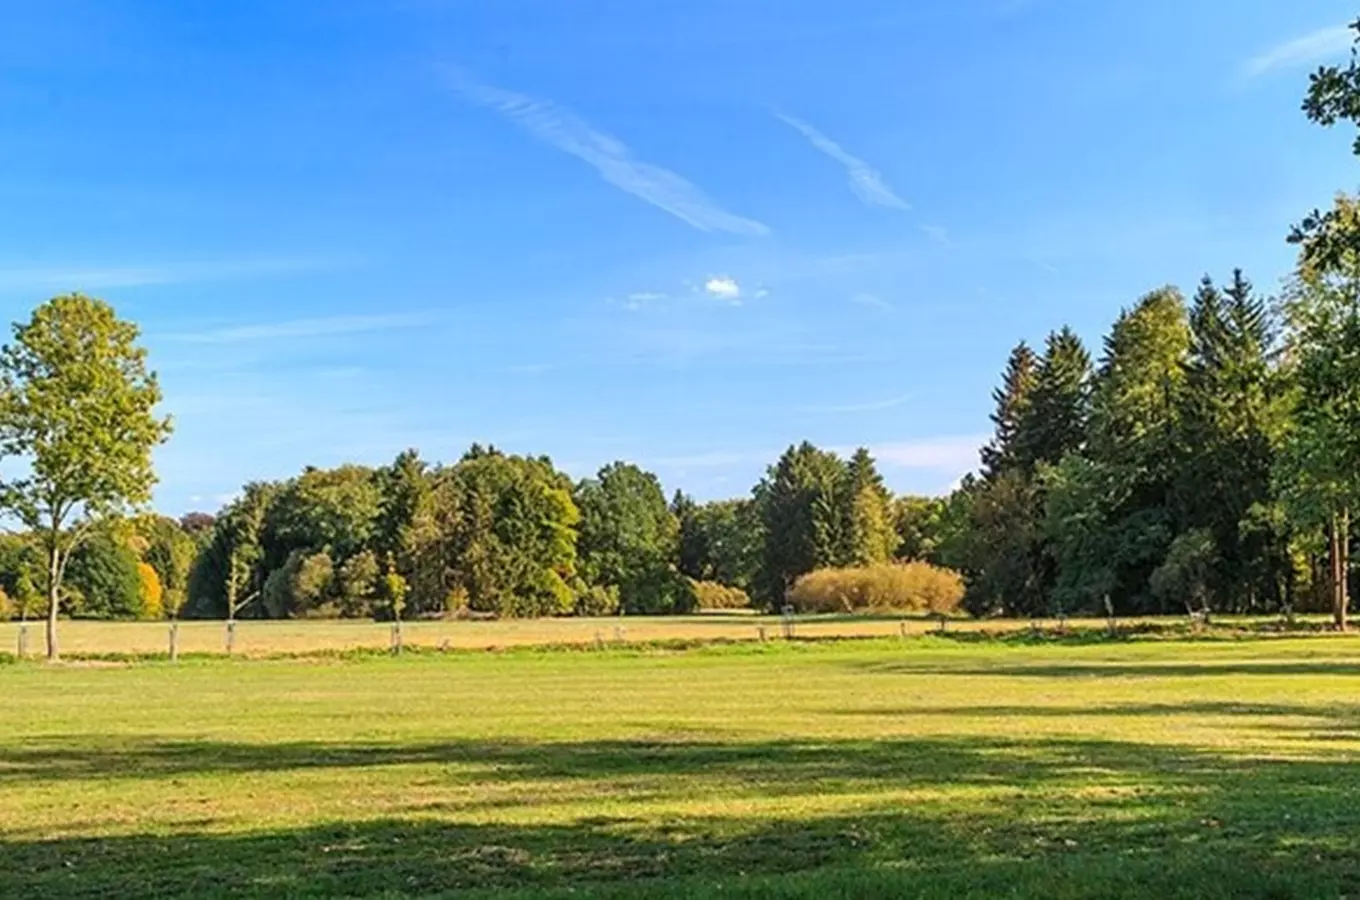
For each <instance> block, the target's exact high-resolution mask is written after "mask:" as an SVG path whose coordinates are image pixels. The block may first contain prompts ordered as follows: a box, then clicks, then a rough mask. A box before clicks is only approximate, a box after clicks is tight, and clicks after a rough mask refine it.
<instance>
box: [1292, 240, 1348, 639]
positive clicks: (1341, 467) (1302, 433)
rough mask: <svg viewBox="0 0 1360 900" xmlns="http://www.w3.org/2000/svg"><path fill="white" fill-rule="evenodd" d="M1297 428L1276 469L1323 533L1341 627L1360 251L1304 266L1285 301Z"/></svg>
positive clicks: (1298, 513) (1295, 508)
mask: <svg viewBox="0 0 1360 900" xmlns="http://www.w3.org/2000/svg"><path fill="white" fill-rule="evenodd" d="M1285 308H1286V316H1287V324H1288V333H1287V357H1286V358H1287V359H1288V361H1289V367H1288V375H1289V376H1290V378H1291V380H1292V385H1293V401H1294V404H1293V416H1292V429H1291V431H1290V433H1289V435H1288V440H1287V441H1286V443H1285V445H1284V448H1283V450H1282V452H1281V453H1280V455H1279V458H1278V462H1277V466H1276V478H1277V484H1278V485H1279V489H1280V495H1281V499H1282V501H1283V502H1284V504H1285V508H1286V510H1287V511H1288V514H1289V516H1290V518H1291V520H1292V521H1293V522H1294V523H1295V525H1296V526H1297V527H1299V528H1300V529H1315V530H1320V531H1324V532H1325V533H1326V535H1327V543H1328V558H1329V560H1330V564H1331V565H1330V578H1329V583H1330V586H1331V591H1332V609H1333V615H1334V618H1335V620H1336V625H1337V627H1338V628H1340V629H1345V628H1346V627H1347V622H1348V615H1349V603H1350V593H1349V577H1350V540H1351V511H1352V510H1353V509H1354V508H1355V506H1356V502H1357V500H1358V499H1360V253H1357V252H1349V251H1348V252H1346V253H1343V254H1340V255H1339V256H1338V257H1337V258H1336V259H1335V260H1334V261H1333V263H1332V264H1331V267H1330V268H1329V269H1326V270H1323V269H1319V268H1316V267H1310V266H1308V265H1306V264H1305V265H1302V266H1301V271H1300V275H1299V277H1298V278H1297V280H1296V281H1295V282H1294V283H1293V284H1292V285H1291V288H1290V291H1289V295H1288V297H1287V301H1286V306H1285Z"/></svg>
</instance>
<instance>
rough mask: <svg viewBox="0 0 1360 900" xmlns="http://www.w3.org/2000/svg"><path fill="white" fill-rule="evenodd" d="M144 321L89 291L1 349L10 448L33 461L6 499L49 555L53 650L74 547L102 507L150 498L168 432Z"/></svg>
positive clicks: (1, 399) (6, 486) (68, 299)
mask: <svg viewBox="0 0 1360 900" xmlns="http://www.w3.org/2000/svg"><path fill="white" fill-rule="evenodd" d="M139 336H140V332H139V330H138V328H137V326H136V325H134V324H132V323H130V322H125V321H123V320H121V319H119V318H118V317H117V315H116V314H115V313H114V311H113V308H112V307H110V306H109V305H108V304H106V303H104V302H102V301H99V300H95V299H92V298H90V297H85V296H82V295H79V294H71V295H67V296H62V297H57V298H54V299H52V300H50V301H48V302H47V303H45V304H43V305H42V306H40V307H38V309H37V310H35V311H34V313H33V316H32V318H31V319H30V320H29V321H28V322H27V323H23V324H16V325H15V327H14V340H13V342H12V343H10V344H9V345H7V346H6V347H5V348H4V349H3V351H0V453H3V454H5V455H7V456H14V457H19V458H20V459H22V460H24V461H25V462H26V463H27V465H28V472H27V473H26V474H25V475H24V476H23V477H20V478H14V479H10V480H8V481H6V482H4V483H3V489H2V490H0V503H2V504H3V506H4V508H5V509H6V510H7V511H9V512H10V513H12V514H13V515H15V516H16V517H17V518H18V519H19V520H20V521H21V522H23V523H24V525H25V526H27V527H28V528H29V529H31V530H32V531H34V532H35V533H37V534H39V536H40V539H41V541H42V544H43V550H44V553H45V555H46V559H47V605H48V609H47V635H46V636H47V658H48V659H51V660H55V659H57V658H58V657H59V656H60V648H59V645H58V643H57V617H58V615H59V614H60V611H61V597H62V579H63V577H64V576H65V573H66V566H67V563H68V562H69V560H70V558H71V554H72V553H73V552H74V551H75V549H76V548H77V547H78V546H79V545H80V544H81V542H82V541H84V540H85V538H86V536H87V535H88V534H89V531H90V529H91V528H93V527H94V526H95V525H96V524H97V523H98V522H99V521H100V520H101V519H102V518H104V517H105V516H108V515H110V514H114V513H117V512H121V511H123V510H126V509H128V508H130V507H135V506H138V505H141V504H143V503H146V502H147V501H149V500H150V499H151V488H152V486H153V485H154V484H155V482H156V476H155V472H154V470H153V468H152V460H151V451H152V449H153V448H154V447H155V446H157V445H158V444H160V443H162V442H164V441H165V440H166V438H167V437H168V436H169V434H170V422H169V420H168V419H163V418H159V417H158V416H157V415H156V412H155V408H156V405H157V404H158V403H159V402H160V400H161V390H160V385H159V384H158V383H157V380H156V376H155V374H154V373H152V372H150V371H149V370H148V369H147V365H146V350H145V349H143V348H142V347H141V346H140V345H139V344H138V338H139Z"/></svg>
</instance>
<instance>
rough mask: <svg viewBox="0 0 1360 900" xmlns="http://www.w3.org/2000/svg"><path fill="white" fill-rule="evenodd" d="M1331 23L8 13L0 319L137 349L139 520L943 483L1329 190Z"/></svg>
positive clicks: (884, 5)
mask: <svg viewBox="0 0 1360 900" xmlns="http://www.w3.org/2000/svg"><path fill="white" fill-rule="evenodd" d="M1358 15H1360V8H1357V6H1356V4H1354V3H1342V2H1330V0H1309V2H1308V3H1288V4H1286V3H1280V2H1278V0H1243V2H1238V3H1234V4H1226V3H1210V2H1206V0H1198V2H1196V0H1192V2H1186V0H1178V2H1174V3H1173V2H1169V0H1102V2H1099V3H1095V2H1090V0H913V2H911V3H903V2H901V0H841V2H837V3H825V2H813V0H686V2H684V3H662V2H651V0H571V2H564V0H328V2H325V3H305V2H292V3H288V2H278V0H234V2H232V3H229V4H227V3H215V2H210V0H136V2H133V0H99V2H95V0H0V23H3V25H0V319H3V320H4V321H14V320H20V319H24V318H26V317H27V315H28V314H29V311H30V310H31V309H32V308H33V307H34V306H35V305H37V304H38V303H41V302H42V301H43V300H45V299H47V298H48V297H51V296H53V295H55V294H59V293H66V292H70V291H82V292H85V293H88V294H92V295H95V296H98V297H101V298H103V299H105V300H107V301H109V302H110V303H112V304H113V305H114V306H115V307H116V308H117V310H118V311H119V313H120V314H121V315H122V316H124V317H126V318H130V319H133V320H135V321H136V322H137V323H139V324H140V325H141V327H142V329H143V339H144V342H145V343H146V345H147V346H148V348H149V349H150V354H151V362H152V365H153V367H154V368H155V369H157V370H158V372H159V373H160V377H161V381H162V386H163V389H164V392H165V403H164V408H165V411H166V412H168V413H169V414H171V415H172V416H173V417H174V421H175V429H176V430H175V434H174V436H173V438H172V439H171V440H170V442H169V443H168V444H167V445H166V446H165V447H163V448H161V449H160V450H159V451H158V453H157V464H158V469H159V472H160V476H161V484H160V485H159V487H158V490H157V494H156V504H157V506H158V507H159V508H160V509H161V510H162V511H164V512H167V513H171V514H178V513H182V512H185V511H188V510H191V509H207V510H213V509H216V508H217V507H218V506H220V505H221V504H222V503H224V502H226V501H227V500H229V499H230V498H231V497H232V496H233V494H234V493H235V492H236V491H237V490H238V489H239V487H240V485H241V484H242V483H244V482H246V481H248V480H255V479H274V478H284V477H288V476H290V475H292V474H295V473H296V472H298V471H300V470H301V469H302V468H303V467H304V466H307V465H318V466H329V465H334V464H339V463H342V462H347V461H348V462H359V463H366V464H381V463H383V462H386V461H388V460H390V459H391V458H392V457H394V456H395V455H396V454H397V453H398V452H399V451H401V450H402V449H404V448H406V447H417V448H419V449H420V450H421V451H422V453H423V454H424V455H425V457H426V458H428V459H431V460H437V461H446V462H452V461H456V460H457V458H458V457H459V456H460V455H461V454H462V453H463V451H464V450H465V449H466V448H467V446H468V445H469V444H471V443H472V442H473V441H480V442H483V443H493V444H495V445H497V446H499V447H501V448H503V449H506V450H508V451H512V452H522V453H534V454H548V455H550V456H551V457H552V458H553V460H554V461H555V462H556V463H557V464H558V465H559V466H561V467H562V468H564V469H565V470H567V471H568V472H570V473H571V474H572V475H574V476H577V477H585V476H588V475H590V474H591V473H593V472H594V471H595V470H596V469H598V468H599V467H600V466H602V465H604V464H606V463H608V462H611V461H613V460H617V459H623V460H629V461H632V462H636V463H638V464H640V465H643V466H644V467H646V468H648V469H650V470H652V471H654V472H656V473H657V474H658V475H659V476H660V477H661V479H662V482H663V484H664V485H665V486H666V488H667V490H674V489H676V488H683V489H684V490H686V491H689V492H691V493H693V494H694V495H696V496H698V497H700V498H717V497H726V496H740V495H744V494H746V493H747V492H748V491H749V489H750V487H751V485H752V484H754V483H755V481H757V480H758V479H759V478H760V476H761V475H762V473H763V472H764V470H765V468H766V466H768V465H769V464H770V463H771V462H772V461H773V460H774V459H775V458H776V457H777V456H778V454H779V453H780V451H781V450H782V449H783V448H785V447H787V446H788V445H789V444H790V443H793V442H796V441H800V440H803V439H809V440H812V441H813V442H814V443H816V444H818V445H820V446H825V447H830V448H835V449H845V450H847V451H848V450H851V449H853V448H854V447H857V446H861V445H863V446H868V447H869V448H871V449H872V450H873V452H874V453H875V454H876V456H877V457H878V459H879V462H880V465H881V467H882V469H883V472H884V475H885V477H886V479H887V481H888V483H889V485H890V486H892V487H893V488H895V489H897V490H901V491H912V492H920V493H938V492H942V491H945V490H947V489H948V488H949V486H950V485H951V484H953V483H955V482H956V481H957V479H958V478H959V476H960V475H962V474H963V473H964V472H966V471H969V470H970V469H972V468H974V467H975V466H976V464H977V458H976V456H977V449H978V447H979V445H980V444H981V443H983V442H984V441H985V440H986V436H987V433H988V431H989V429H990V423H989V422H988V413H989V412H990V411H991V405H992V403H991V399H990V392H991V390H992V389H993V388H994V387H995V385H996V382H997V380H998V377H999V373H1000V371H1001V368H1002V366H1003V365H1004V362H1005V358H1006V355H1007V353H1008V351H1009V349H1010V348H1011V347H1012V346H1013V345H1014V344H1015V343H1016V342H1017V341H1019V340H1022V339H1023V340H1026V341H1029V342H1030V343H1031V344H1034V345H1041V344H1042V342H1043V339H1044V336H1045V335H1046V334H1047V333H1048V332H1049V331H1050V330H1053V329H1055V328H1057V327H1059V326H1061V325H1064V324H1070V325H1071V326H1073V327H1074V328H1076V329H1077V331H1078V332H1079V333H1080V334H1081V335H1082V336H1083V337H1084V338H1085V339H1086V340H1087V341H1088V344H1089V346H1091V347H1092V348H1093V350H1094V351H1097V352H1098V348H1099V345H1100V339H1101V335H1102V334H1103V333H1104V331H1105V330H1106V329H1107V327H1108V325H1109V324H1110V322H1111V321H1112V320H1113V318H1114V317H1115V316H1116V315H1117V314H1118V312H1119V310H1120V308H1121V307H1123V306H1127V305H1130V304H1132V303H1134V302H1135V301H1136V300H1137V299H1138V298H1139V297H1140V296H1141V295H1143V294H1144V293H1146V292H1148V291H1150V290H1153V289H1155V288H1158V287H1161V286H1163V285H1166V284H1173V285H1177V286H1180V287H1181V288H1182V289H1183V290H1185V291H1186V292H1187V293H1188V292H1190V291H1192V290H1193V289H1194V287H1195V285H1196V282H1197V281H1198V280H1199V279H1200V278H1201V277H1202V276H1203V275H1205V274H1206V273H1208V274H1212V275H1214V276H1215V277H1217V278H1220V279H1222V278H1224V277H1226V276H1227V275H1228V273H1229V272H1230V271H1231V269H1232V268H1233V267H1234V266H1241V267H1242V268H1244V269H1245V270H1246V271H1247V274H1248V276H1249V277H1251V278H1252V279H1253V280H1254V281H1255V282H1256V283H1257V285H1258V286H1259V287H1261V288H1263V289H1265V290H1267V291H1273V290H1275V289H1276V288H1277V286H1278V285H1279V283H1280V280H1281V279H1282V278H1283V277H1284V276H1285V275H1286V274H1287V272H1288V270H1289V268H1290V266H1291V263H1292V259H1293V254H1292V251H1291V248H1289V247H1288V246H1287V245H1286V243H1285V241H1284V237H1285V234H1286V233H1287V230H1288V226H1289V224H1290V223H1291V222H1293V221H1296V220H1297V219H1299V218H1300V217H1301V216H1302V214H1303V213H1305V212H1307V211H1308V210H1310V209H1312V208H1314V207H1316V206H1320V205H1326V204H1327V203H1328V201H1329V198H1330V197H1331V196H1332V195H1333V194H1334V193H1335V192H1336V191H1338V190H1342V189H1351V190H1353V189H1355V188H1356V186H1357V185H1356V181H1357V179H1356V160H1355V159H1354V158H1353V157H1352V156H1351V155H1350V153H1349V143H1350V140H1351V135H1350V134H1347V133H1345V132H1344V131H1341V130H1335V131H1327V130H1324V129H1320V128H1317V127H1316V126H1313V125H1310V124H1309V123H1308V122H1307V121H1306V120H1305V118H1304V117H1303V115H1302V114H1301V113H1300V111H1299V104H1300V100H1301V98H1302V95H1303V93H1304V91H1305V89H1306V86H1307V76H1308V73H1309V71H1310V70H1312V69H1314V68H1316V66H1318V65H1320V64H1322V63H1325V62H1332V61H1343V60H1344V59H1345V58H1346V56H1347V53H1348V46H1349V40H1350V35H1349V34H1348V33H1347V32H1346V30H1345V27H1344V26H1345V23H1347V22H1348V21H1350V20H1352V19H1355V18H1356V17H1357V16H1358Z"/></svg>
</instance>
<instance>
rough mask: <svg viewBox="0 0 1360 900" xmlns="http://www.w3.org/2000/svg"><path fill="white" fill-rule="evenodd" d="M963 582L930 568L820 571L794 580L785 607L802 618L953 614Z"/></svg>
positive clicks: (890, 566)
mask: <svg viewBox="0 0 1360 900" xmlns="http://www.w3.org/2000/svg"><path fill="white" fill-rule="evenodd" d="M962 601H963V578H962V577H961V576H960V575H959V573H957V572H955V571H953V570H951V569H942V568H940V567H938V566H932V565H930V564H929V563H923V562H912V563H906V564H904V565H903V564H883V565H876V566H867V567H865V568H856V569H821V570H819V571H816V572H811V573H809V574H807V575H804V576H803V577H802V578H800V579H798V581H797V583H796V584H794V586H793V589H792V590H791V591H789V594H788V602H789V603H790V604H791V605H792V606H793V608H794V609H795V610H797V611H798V612H803V613H861V612H862V613H925V612H929V613H936V614H943V615H949V614H952V613H954V612H957V611H958V609H959V604H960V603H961V602H962Z"/></svg>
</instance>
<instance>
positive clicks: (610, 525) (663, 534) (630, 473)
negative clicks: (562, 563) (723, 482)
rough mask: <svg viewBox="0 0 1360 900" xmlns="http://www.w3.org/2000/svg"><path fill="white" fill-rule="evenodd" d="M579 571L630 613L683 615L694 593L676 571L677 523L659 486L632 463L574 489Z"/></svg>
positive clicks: (602, 472) (619, 465)
mask: <svg viewBox="0 0 1360 900" xmlns="http://www.w3.org/2000/svg"><path fill="white" fill-rule="evenodd" d="M576 505H577V507H578V508H579V510H580V513H581V523H580V527H579V534H580V537H579V541H578V545H577V546H578V551H579V554H580V572H581V575H582V577H583V578H584V579H585V581H586V583H587V584H588V585H594V586H599V587H605V588H609V587H613V588H617V589H618V592H619V603H620V608H621V609H622V611H623V612H625V613H628V614H634V615H638V614H642V615H656V614H660V613H677V612H679V613H683V612H689V611H690V610H691V609H692V608H693V592H692V591H691V590H690V589H689V586H688V584H687V583H686V582H685V580H684V579H683V578H682V577H681V576H680V573H679V572H678V570H677V568H676V563H675V561H676V559H677V554H678V550H679V537H680V523H679V521H678V520H677V519H676V517H675V515H674V514H673V513H672V512H671V510H670V508H669V507H668V506H667V504H666V495H665V494H664V493H663V492H662V490H661V482H659V481H658V480H657V478H656V476H655V475H653V474H651V473H650V472H644V471H642V470H641V469H639V468H638V467H637V466H635V465H632V464H630V463H622V462H616V463H613V464H611V465H608V466H605V467H604V468H602V469H601V470H600V472H599V474H598V475H596V477H595V478H593V479H587V480H585V481H582V482H581V483H580V484H579V485H578V486H577V488H576Z"/></svg>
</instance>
